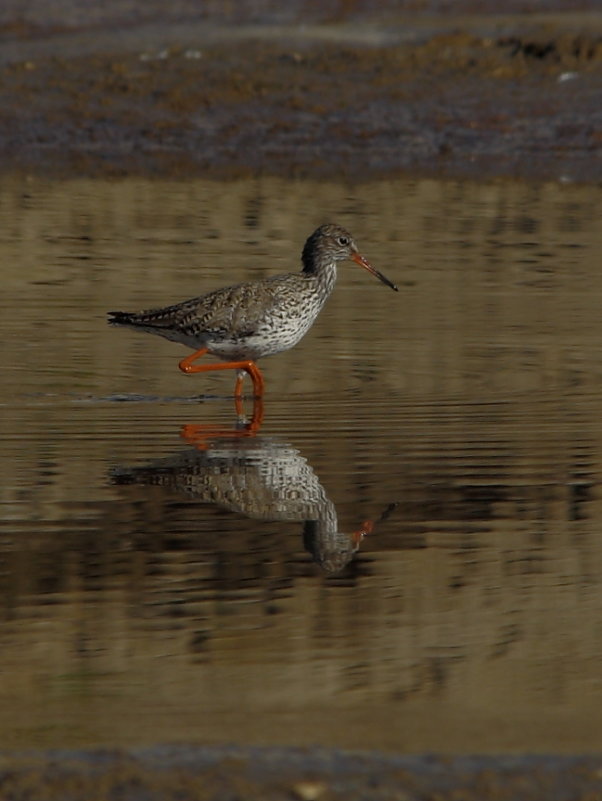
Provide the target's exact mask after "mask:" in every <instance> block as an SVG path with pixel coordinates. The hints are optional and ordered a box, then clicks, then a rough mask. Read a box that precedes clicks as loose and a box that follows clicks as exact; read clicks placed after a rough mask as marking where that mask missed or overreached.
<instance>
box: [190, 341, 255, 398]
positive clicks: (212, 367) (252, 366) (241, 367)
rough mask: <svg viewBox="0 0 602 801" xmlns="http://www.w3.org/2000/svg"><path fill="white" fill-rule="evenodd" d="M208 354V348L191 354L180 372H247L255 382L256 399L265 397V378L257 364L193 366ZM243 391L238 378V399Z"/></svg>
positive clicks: (231, 363) (236, 389)
mask: <svg viewBox="0 0 602 801" xmlns="http://www.w3.org/2000/svg"><path fill="white" fill-rule="evenodd" d="M206 353H207V348H201V349H200V350H196V351H195V352H194V353H191V354H190V356H187V357H186V358H185V359H182V361H181V362H180V364H179V367H180V370H182V372H184V373H205V372H208V371H209V370H245V371H246V372H247V373H248V374H249V375H250V376H251V380H252V381H253V391H254V393H255V397H256V398H261V397H262V396H263V387H264V384H263V376H262V374H261V370H260V369H259V367H257V365H256V364H255V362H252V361H245V362H215V363H212V364H193V362H195V361H196V360H197V359H200V358H201V356H204V355H205V354H206ZM241 390H242V378H241V377H240V376H238V378H237V379H236V386H235V388H234V394H235V395H236V396H237V397H240V394H241Z"/></svg>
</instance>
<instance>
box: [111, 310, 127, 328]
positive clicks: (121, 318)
mask: <svg viewBox="0 0 602 801" xmlns="http://www.w3.org/2000/svg"><path fill="white" fill-rule="evenodd" d="M129 317H130V315H129V314H128V313H127V312H122V311H109V312H107V322H108V323H109V325H119V324H120V323H126V322H127V321H128V320H129Z"/></svg>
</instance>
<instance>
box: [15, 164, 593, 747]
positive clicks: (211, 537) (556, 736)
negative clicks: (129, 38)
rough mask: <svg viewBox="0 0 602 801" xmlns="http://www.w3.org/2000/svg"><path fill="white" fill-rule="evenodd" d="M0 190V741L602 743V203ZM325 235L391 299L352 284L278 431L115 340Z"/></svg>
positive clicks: (452, 187) (241, 189)
mask: <svg viewBox="0 0 602 801" xmlns="http://www.w3.org/2000/svg"><path fill="white" fill-rule="evenodd" d="M0 200H1V201H2V202H1V205H0V223H1V224H0V259H1V263H2V270H3V281H4V284H3V286H4V289H5V291H4V292H3V293H2V294H1V295H0V328H1V331H0V357H1V358H2V368H3V374H2V375H3V381H2V383H1V384H0V405H1V406H0V408H1V410H2V414H0V438H1V442H2V445H1V447H2V454H1V456H2V458H1V460H0V471H1V481H0V493H1V495H0V504H1V506H0V509H1V520H0V613H1V616H2V617H1V621H0V707H1V708H2V710H3V714H2V715H1V716H0V745H2V746H4V747H11V746H15V747H23V748H27V747H32V746H64V745H80V746H81V745H95V744H101V743H103V744H107V745H119V744H134V745H136V744H137V745H142V744H146V743H156V742H166V741H184V740H190V741H194V742H222V743H223V742H233V741H234V742H244V743H270V744H272V743H291V744H310V743H318V744H324V745H329V746H347V747H353V748H366V749H371V748H381V749H390V750H394V751H413V752H416V751H433V750H441V751H447V752H450V751H455V752H471V751H480V752H482V751H488V752H502V751H528V752H534V751H539V752H542V751H592V750H599V749H600V747H602V736H601V735H600V730H599V725H598V718H599V715H597V710H598V708H599V707H600V706H601V705H602V683H601V682H600V679H599V665H600V660H601V659H602V628H601V627H600V622H599V621H600V619H602V591H601V590H602V579H601V576H602V539H601V537H600V531H601V529H602V504H601V497H602V495H601V492H600V486H601V476H602V429H601V426H600V420H601V419H602V400H601V399H602V369H601V367H600V364H601V362H600V342H602V317H601V315H600V313H599V307H600V302H599V298H600V296H601V294H602V272H601V271H600V269H599V265H600V255H601V253H602V228H601V226H600V225H599V220H600V212H601V210H602V192H601V191H600V189H599V188H596V187H584V186H582V187H579V186H571V185H566V186H561V185H556V184H547V185H538V186H531V185H526V184H520V183H512V182H503V183H490V184H483V185H478V184H470V183H453V182H447V183H445V182H437V181H412V180H407V181H390V182H383V183H377V184H373V185H369V186H364V187H356V188H351V187H345V186H338V185H332V184H324V185H320V184H311V183H306V182H301V181H300V182H298V183H292V184H287V183H285V182H281V181H261V180H260V181H250V182H236V183H234V182H233V183H231V184H228V183H224V184H212V183H210V182H202V181H200V182H190V183H166V182H159V181H144V180H142V179H140V180H131V181H130V180H128V181H112V182H102V181H99V182H94V181H84V180H81V181H69V182H64V183H61V182H56V183H52V182H48V183H44V182H37V181H33V180H29V181H28V180H26V179H22V178H17V177H15V178H11V179H5V180H4V183H3V185H2V187H1V194H0ZM327 219H331V220H336V221H338V222H341V223H342V224H345V225H346V226H347V227H349V229H350V230H352V231H353V233H354V235H355V237H356V239H357V241H358V244H359V245H360V246H361V248H362V250H363V251H365V253H366V255H367V256H368V257H369V258H370V260H371V261H372V262H373V263H374V264H375V265H376V266H377V267H378V268H379V269H382V270H383V272H385V273H386V274H387V275H391V277H392V279H393V280H395V281H396V283H399V284H400V290H401V291H400V292H399V293H398V295H397V294H395V293H391V292H387V291H385V289H384V288H383V287H380V286H378V285H377V284H376V283H373V282H371V281H369V280H367V278H366V276H364V275H363V273H362V271H359V270H357V271H354V269H353V267H352V266H351V267H350V268H349V270H341V274H340V278H339V282H338V285H337V287H336V289H335V292H334V293H333V297H332V298H331V299H330V301H329V303H328V305H327V306H326V308H325V309H324V311H323V312H322V315H321V316H320V318H319V320H318V322H317V323H316V325H315V326H314V328H313V329H312V331H311V332H310V333H309V334H308V336H307V338H306V339H305V340H304V341H303V342H302V343H300V345H299V346H298V347H296V348H295V349H294V350H293V351H291V352H290V354H286V355H281V356H277V357H274V358H273V359H269V360H268V359H266V360H265V362H264V363H263V364H262V370H264V373H265V376H266V387H267V391H266V397H265V415H264V419H263V423H262V426H261V430H260V431H259V429H258V426H256V427H252V428H251V429H247V433H248V436H243V437H239V436H232V437H229V436H224V431H225V430H232V429H233V424H234V420H233V417H234V411H233V408H232V406H233V404H232V398H231V397H229V393H230V392H231V383H230V380H229V379H227V378H225V379H224V378H223V377H220V376H211V377H207V378H205V377H203V378H202V379H201V380H198V379H196V378H195V379H194V380H191V379H190V377H187V376H184V375H181V374H180V373H179V371H178V370H177V366H176V365H177V360H178V358H180V357H181V356H182V354H183V353H185V352H186V351H185V350H183V349H182V348H180V347H178V346H177V345H176V344H174V343H169V342H163V341H161V340H160V339H159V338H152V337H148V336H147V337H144V336H136V335H135V334H133V333H130V332H123V331H115V330H114V329H110V328H109V327H108V326H107V325H106V322H105V312H106V310H107V309H109V308H130V307H131V308H136V307H142V306H152V305H163V304H166V303H168V302H171V301H177V300H180V299H182V298H184V297H188V296H192V295H194V294H197V293H199V292H201V291H204V290H205V289H211V288H212V287H214V286H218V285H220V284H221V285H223V284H224V283H226V281H229V282H234V281H237V280H242V279H243V278H252V277H255V276H262V275H267V274H271V273H276V272H279V271H283V270H286V269H294V268H295V267H296V265H297V260H298V253H299V251H300V248H301V246H302V244H303V241H304V240H305V237H306V236H307V234H308V232H310V231H311V230H313V229H314V228H315V227H316V225H317V224H319V223H321V222H323V221H325V220H327ZM381 290H382V291H381ZM220 431H221V432H222V433H221V434H220V433H219V432H220ZM182 432H183V433H184V434H185V437H184V438H182V436H181V434H182ZM208 432H209V434H210V435H207V434H208ZM387 512H389V513H388V514H387ZM365 521H373V522H374V526H373V529H372V530H371V531H370V533H367V527H366V526H363V524H364V522H365ZM341 532H345V533H344V534H341ZM354 532H360V535H359V536H357V537H356V538H354V537H353V533H354ZM362 533H363V534H364V536H363V538H361V534H362ZM360 539H361V543H360V542H359V540H360ZM310 544H311V546H312V547H311V548H310V549H309V550H308V546H309V545H310ZM357 545H359V546H360V547H358V548H356V546H357ZM310 551H311V552H310ZM332 552H334V553H335V554H336V559H335V560H334V562H336V565H335V564H333V563H332V562H331V560H332ZM343 562H344V564H342V563H343ZM320 563H322V564H323V565H325V566H326V567H332V566H336V567H337V571H336V572H332V571H330V570H325V569H324V568H323V567H322V566H321V565H320Z"/></svg>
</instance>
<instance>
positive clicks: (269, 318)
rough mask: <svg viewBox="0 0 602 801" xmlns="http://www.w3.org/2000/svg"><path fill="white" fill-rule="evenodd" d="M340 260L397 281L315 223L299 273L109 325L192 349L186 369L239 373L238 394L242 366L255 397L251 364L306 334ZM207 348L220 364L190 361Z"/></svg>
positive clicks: (113, 318) (257, 383) (335, 231)
mask: <svg viewBox="0 0 602 801" xmlns="http://www.w3.org/2000/svg"><path fill="white" fill-rule="evenodd" d="M343 259H352V260H353V261H355V262H356V263H357V264H359V265H360V266H362V267H364V268H365V269H366V270H368V272H370V273H372V275H375V276H376V277H377V278H379V279H380V280H381V281H382V282H383V283H385V284H387V286H390V287H391V288H392V289H395V290H396V291H397V287H396V286H395V284H393V283H391V281H389V279H388V278H385V276H384V275H382V273H380V272H378V270H376V269H375V268H374V267H373V266H372V265H371V264H370V263H369V262H368V261H367V260H366V259H365V258H364V257H363V256H362V255H360V253H359V251H358V249H357V246H356V244H355V242H354V241H353V239H352V237H351V235H350V234H349V233H347V231H345V229H344V228H341V227H340V226H338V225H321V226H320V227H319V228H318V229H317V230H316V231H314V233H313V234H312V235H311V236H310V237H309V239H308V240H307V242H306V243H305V247H304V248H303V254H302V256H301V260H302V262H303V269H302V270H301V272H298V273H286V274H285V275H276V276H273V277H271V278H264V279H262V280H260V281H250V282H248V283H244V284H236V285H235V286H229V287H225V288H223V289H217V290H214V291H213V292H209V293H208V294H206V295H201V296H200V297H198V298H192V299H191V300H185V301H183V302H182V303H176V304H175V305H174V306H166V307H165V308H162V309H149V310H147V311H141V312H121V311H113V312H109V322H111V323H113V324H115V325H126V326H131V327H133V328H139V329H141V330H143V331H149V332H150V333H153V334H159V335H160V336H162V337H165V338H166V339H170V340H172V341H173V342H181V343H182V344H184V345H187V346H188V347H190V348H194V349H195V352H194V353H193V354H191V355H190V356H188V357H187V358H185V359H183V360H182V361H181V362H180V369H181V370H183V371H184V372H185V373H196V372H203V371H206V370H223V369H228V368H233V369H236V370H238V378H237V381H236V387H235V390H234V394H235V395H236V396H240V394H241V390H242V379H243V377H244V373H245V371H246V372H247V373H249V375H250V376H251V379H252V380H253V390H254V394H255V396H256V397H261V395H262V394H263V376H262V374H261V372H260V370H259V368H258V367H257V365H256V364H255V362H256V361H257V359H259V358H261V357H262V356H271V355H272V354H274V353H280V351H283V350H288V349H289V348H292V347H293V346H294V345H296V344H297V342H299V340H300V339H301V337H302V336H303V335H304V334H305V333H307V331H308V330H309V329H310V328H311V326H312V325H313V322H314V320H315V319H316V317H317V316H318V314H319V312H320V309H321V308H322V306H323V305H324V303H325V301H326V299H327V298H328V296H329V295H330V293H331V292H332V290H333V288H334V284H335V280H336V275H337V271H336V264H337V262H338V261H342V260H343ZM205 353H209V354H211V355H212V356H216V357H217V358H218V359H221V360H222V361H221V362H219V363H217V364H205V365H196V364H193V362H195V361H196V359H198V358H199V357H200V356H202V355H204V354H205Z"/></svg>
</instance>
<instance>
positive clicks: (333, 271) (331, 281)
mask: <svg viewBox="0 0 602 801" xmlns="http://www.w3.org/2000/svg"><path fill="white" fill-rule="evenodd" d="M303 275H306V276H307V277H309V278H311V279H312V280H314V281H315V282H316V283H317V284H318V286H319V287H320V288H321V289H323V291H324V292H325V293H326V294H330V293H331V292H332V290H333V288H334V285H335V282H336V280H337V263H336V261H334V260H332V261H331V260H326V259H325V260H321V259H305V258H304V259H303Z"/></svg>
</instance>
